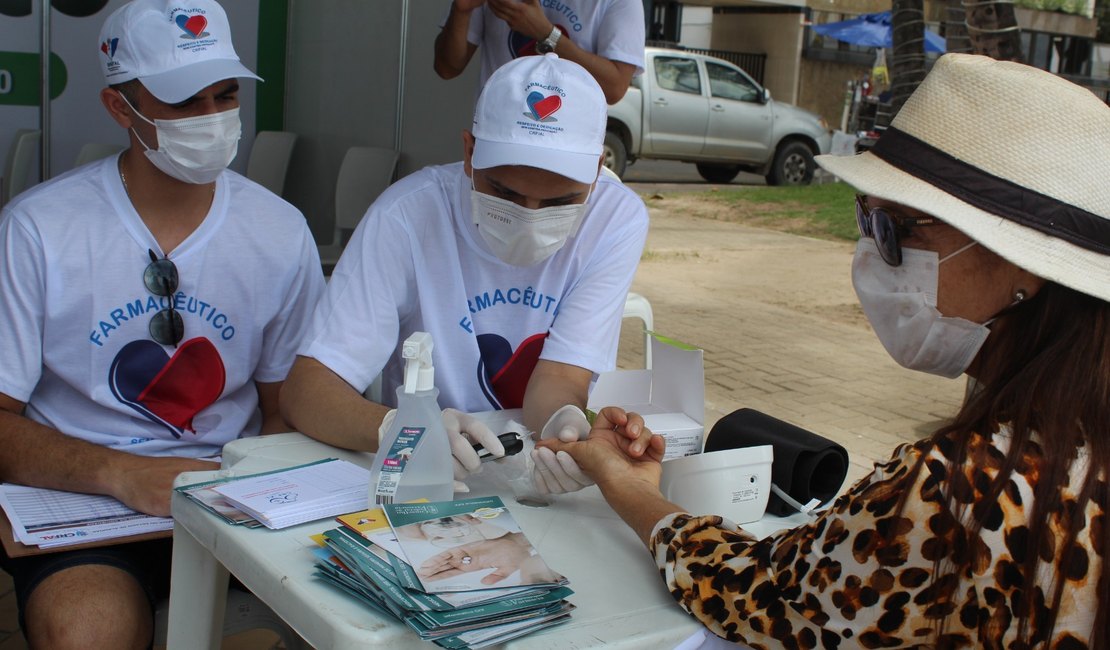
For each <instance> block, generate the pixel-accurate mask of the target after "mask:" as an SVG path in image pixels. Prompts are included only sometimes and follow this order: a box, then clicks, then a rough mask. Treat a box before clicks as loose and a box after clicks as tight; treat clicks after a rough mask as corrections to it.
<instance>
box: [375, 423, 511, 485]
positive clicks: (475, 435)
mask: <svg viewBox="0 0 1110 650" xmlns="http://www.w3.org/2000/svg"><path fill="white" fill-rule="evenodd" d="M396 416H397V409H390V411H389V412H388V413H386V414H385V417H384V418H382V424H381V426H380V427H378V445H379V447H380V445H381V442H382V440H383V439H384V438H385V434H386V432H387V431H389V428H390V427H391V426H392V425H393V419H394V418H395V417H396ZM442 417H443V428H444V430H445V431H447V440H448V441H449V442H450V443H451V456H452V459H453V460H454V461H455V472H454V473H455V492H469V491H470V488H468V487H467V486H466V484H465V483H463V482H462V479H464V478H466V477H467V476H468V475H470V474H473V473H475V472H477V471H478V470H480V469H481V468H482V462H481V461H480V460H479V459H478V453H477V452H476V451H474V446H473V443H474V442H479V443H481V444H482V446H483V447H485V448H486V449H487V450H489V451H490V453H492V454H493V455H494V456H504V455H505V447H504V445H502V444H501V441H500V440H498V439H497V435H496V434H494V433H493V431H490V428H489V427H487V426H486V425H485V424H482V423H481V422H480V421H478V419H477V418H475V417H473V416H471V415H469V414H467V413H463V412H462V411H457V410H455V409H443V413H442ZM472 441H473V442H472Z"/></svg>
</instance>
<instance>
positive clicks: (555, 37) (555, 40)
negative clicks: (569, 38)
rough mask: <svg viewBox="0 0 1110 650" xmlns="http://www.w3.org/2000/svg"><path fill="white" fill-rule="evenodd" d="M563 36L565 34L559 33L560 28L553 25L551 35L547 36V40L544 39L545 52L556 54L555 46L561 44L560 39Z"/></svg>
mask: <svg viewBox="0 0 1110 650" xmlns="http://www.w3.org/2000/svg"><path fill="white" fill-rule="evenodd" d="M562 36H563V32H561V31H559V27H558V26H555V25H553V26H552V27H551V33H550V34H548V35H547V38H545V39H543V45H544V51H545V52H554V51H555V46H556V45H558V44H559V39H560V38H561V37H562Z"/></svg>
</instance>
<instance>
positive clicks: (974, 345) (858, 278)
mask: <svg viewBox="0 0 1110 650" xmlns="http://www.w3.org/2000/svg"><path fill="white" fill-rule="evenodd" d="M974 245H975V242H972V243H970V244H968V245H967V246H964V247H963V248H961V249H959V250H957V251H956V252H954V253H952V254H950V255H948V256H946V257H945V258H944V259H940V258H939V256H938V255H937V254H936V253H935V252H933V251H924V250H916V249H913V248H903V249H902V264H901V266H890V265H889V264H887V263H886V262H884V261H883V258H882V257H881V256H880V255H879V249H878V248H877V247H876V245H875V241H874V240H873V239H870V238H867V237H865V238H862V239H860V240H859V243H857V244H856V254H855V258H854V259H853V260H852V286H854V287H855V289H856V295H857V296H858V297H859V301H860V305H861V306H862V307H863V313H864V314H865V315H866V316H867V320H868V321H870V323H871V327H872V328H873V329H874V330H875V334H876V336H878V337H879V341H880V342H882V344H883V347H885V348H886V351H887V352H888V353H889V354H890V356H891V357H892V358H893V359H894V360H895V361H897V362H898V364H899V365H901V366H903V367H906V368H909V369H911V370H919V371H921V372H927V373H929V374H933V375H940V376H942V377H948V378H950V379H951V378H955V377H959V376H960V375H961V374H963V373H964V371H966V370H967V368H968V366H970V365H971V362H972V360H974V359H975V355H977V354H978V353H979V348H981V347H982V346H983V343H984V342H985V341H986V340H987V336H988V335H989V334H990V329H989V328H988V327H987V325H989V324H990V323H991V322H993V320H994V319H991V320H989V321H987V322H986V323H974V322H972V321H969V320H966V319H963V318H953V317H949V316H944V315H942V314H941V313H940V311H939V310H938V309H937V281H938V278H939V273H940V265H941V264H943V263H944V262H946V261H948V260H950V259H952V258H953V257H955V256H956V255H959V254H960V253H962V252H964V251H965V250H967V249H968V248H971V247H972V246H974Z"/></svg>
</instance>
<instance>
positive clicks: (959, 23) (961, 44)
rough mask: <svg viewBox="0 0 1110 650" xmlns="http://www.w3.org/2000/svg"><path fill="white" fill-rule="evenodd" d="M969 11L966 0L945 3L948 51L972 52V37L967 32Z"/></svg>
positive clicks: (953, 0) (946, 45) (950, 0)
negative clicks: (965, 5)
mask: <svg viewBox="0 0 1110 650" xmlns="http://www.w3.org/2000/svg"><path fill="white" fill-rule="evenodd" d="M966 21H967V12H966V11H964V0H948V1H947V2H945V3H944V41H945V51H947V52H971V51H972V48H971V37H970V36H968V33H967V24H966Z"/></svg>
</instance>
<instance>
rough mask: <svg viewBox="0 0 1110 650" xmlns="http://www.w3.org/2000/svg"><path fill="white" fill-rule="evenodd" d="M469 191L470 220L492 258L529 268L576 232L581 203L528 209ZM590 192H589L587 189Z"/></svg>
mask: <svg viewBox="0 0 1110 650" xmlns="http://www.w3.org/2000/svg"><path fill="white" fill-rule="evenodd" d="M471 183H472V184H471V187H470V212H471V218H472V219H473V220H474V223H475V224H477V226H478V232H480V233H481V234H482V239H484V240H485V242H486V245H487V246H489V248H490V250H491V251H493V254H494V255H496V256H497V257H498V258H499V259H500V260H501V261H502V262H505V263H506V264H512V265H513V266H532V265H534V264H539V263H540V262H542V261H544V260H545V259H547V258H549V257H551V256H552V255H554V254H555V252H556V251H558V250H559V249H560V248H562V247H563V244H565V243H566V241H567V239H568V238H570V237H573V236H574V234H575V233H576V232H578V226H579V224H581V223H582V217H583V215H585V214H586V206H587V204H588V202H589V200H590V195H589V194H587V195H586V202H585V203H572V204H570V205H556V206H552V207H549V208H537V209H530V208H524V207H521V206H519V205H517V204H515V203H513V202H512V201H506V200H505V199H500V198H497V197H496V196H490V195H489V194H483V193H481V192H479V191H478V190H476V189H474V186H473V181H471ZM591 191H592V188H591Z"/></svg>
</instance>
